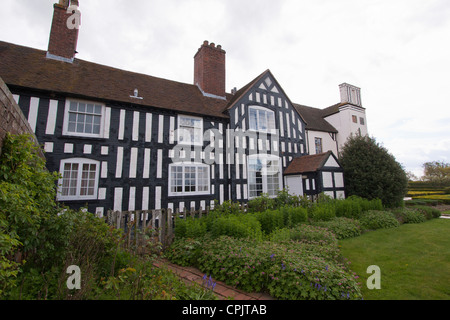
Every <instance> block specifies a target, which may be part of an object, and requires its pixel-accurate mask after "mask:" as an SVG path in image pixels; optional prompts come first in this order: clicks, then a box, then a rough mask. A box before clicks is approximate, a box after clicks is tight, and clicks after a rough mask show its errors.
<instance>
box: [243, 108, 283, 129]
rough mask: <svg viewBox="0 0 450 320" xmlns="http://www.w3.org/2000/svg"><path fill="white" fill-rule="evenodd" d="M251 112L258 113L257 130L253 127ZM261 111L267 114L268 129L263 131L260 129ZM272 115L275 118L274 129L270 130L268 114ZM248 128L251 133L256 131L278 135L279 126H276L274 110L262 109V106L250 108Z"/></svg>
mask: <svg viewBox="0 0 450 320" xmlns="http://www.w3.org/2000/svg"><path fill="white" fill-rule="evenodd" d="M251 110H255V111H256V112H257V113H256V114H257V118H256V128H255V127H253V126H252V121H251V118H250V113H251ZM259 111H264V112H266V124H267V129H261V128H260V125H259V123H260V118H259ZM269 113H270V114H271V115H272V116H273V128H269V121H268V120H269V118H268V117H267V114H269ZM248 128H249V130H250V131H256V132H267V133H276V130H277V125H276V117H275V112H274V111H273V110H270V109H268V108H265V107H261V106H248Z"/></svg>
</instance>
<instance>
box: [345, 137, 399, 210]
mask: <svg viewBox="0 0 450 320" xmlns="http://www.w3.org/2000/svg"><path fill="white" fill-rule="evenodd" d="M339 159H340V163H341V164H342V167H343V168H344V180H345V189H346V194H347V195H348V196H351V195H357V196H360V197H363V198H366V199H369V200H371V199H381V201H382V203H383V205H384V206H386V207H389V208H392V207H397V206H399V205H401V204H402V203H403V198H404V196H405V194H406V191H407V185H408V178H407V177H406V173H405V171H404V170H403V168H402V166H401V165H400V164H399V163H398V162H397V161H396V160H395V158H394V156H392V155H391V154H390V153H389V152H388V150H387V149H386V148H384V147H383V146H381V145H380V144H378V143H377V142H376V141H375V139H373V138H370V137H368V136H359V135H357V136H352V137H350V138H349V139H348V140H347V142H346V143H345V145H344V147H343V148H342V152H341V153H340V157H339Z"/></svg>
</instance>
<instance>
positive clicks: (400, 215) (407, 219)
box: [393, 208, 426, 223]
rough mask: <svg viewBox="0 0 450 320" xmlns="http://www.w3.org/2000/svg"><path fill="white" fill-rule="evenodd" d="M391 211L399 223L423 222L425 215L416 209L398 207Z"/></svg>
mask: <svg viewBox="0 0 450 320" xmlns="http://www.w3.org/2000/svg"><path fill="white" fill-rule="evenodd" d="M393 213H394V214H395V216H396V217H397V219H398V220H399V221H400V222H401V223H421V222H425V221H426V218H425V215H424V214H423V213H422V212H420V211H419V210H416V209H411V208H400V209H396V210H393Z"/></svg>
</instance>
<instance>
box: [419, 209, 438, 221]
mask: <svg viewBox="0 0 450 320" xmlns="http://www.w3.org/2000/svg"><path fill="white" fill-rule="evenodd" d="M413 209H415V210H417V211H419V212H421V213H422V214H423V215H424V216H425V218H426V219H427V220H431V219H433V218H439V217H440V216H441V212H440V211H439V210H438V209H436V208H432V207H428V206H414V207H413Z"/></svg>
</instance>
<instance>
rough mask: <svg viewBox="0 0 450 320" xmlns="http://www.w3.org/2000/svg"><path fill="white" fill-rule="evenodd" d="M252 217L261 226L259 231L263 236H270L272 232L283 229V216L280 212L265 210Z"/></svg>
mask: <svg viewBox="0 0 450 320" xmlns="http://www.w3.org/2000/svg"><path fill="white" fill-rule="evenodd" d="M253 215H254V217H255V218H256V219H257V220H258V221H259V223H260V224H261V230H262V231H263V232H264V233H265V234H270V233H272V232H273V231H274V230H276V229H279V228H283V227H284V215H283V213H282V212H280V210H273V209H272V210H270V209H269V210H265V211H262V212H256V213H254V214H253Z"/></svg>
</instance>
